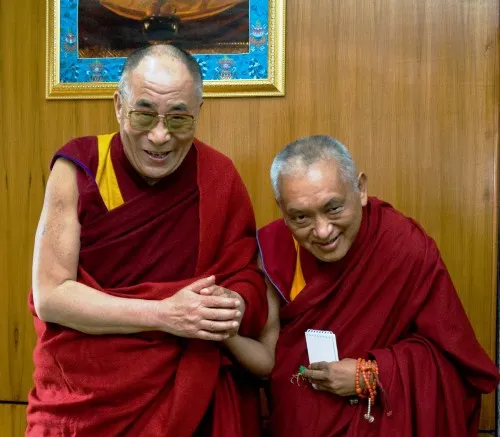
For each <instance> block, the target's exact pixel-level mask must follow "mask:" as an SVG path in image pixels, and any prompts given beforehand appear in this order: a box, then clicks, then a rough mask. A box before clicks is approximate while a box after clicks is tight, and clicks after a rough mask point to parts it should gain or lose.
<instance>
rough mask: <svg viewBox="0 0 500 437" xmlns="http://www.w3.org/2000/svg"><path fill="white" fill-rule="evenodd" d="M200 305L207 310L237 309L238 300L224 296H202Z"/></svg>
mask: <svg viewBox="0 0 500 437" xmlns="http://www.w3.org/2000/svg"><path fill="white" fill-rule="evenodd" d="M202 304H203V306H205V307H207V308H238V307H239V306H240V300H239V299H237V298H232V297H224V296H204V297H203V300H202Z"/></svg>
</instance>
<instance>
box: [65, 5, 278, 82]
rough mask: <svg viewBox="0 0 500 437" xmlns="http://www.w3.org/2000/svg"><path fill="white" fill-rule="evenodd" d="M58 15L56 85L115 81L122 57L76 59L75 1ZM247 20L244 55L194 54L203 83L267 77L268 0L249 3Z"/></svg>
mask: <svg viewBox="0 0 500 437" xmlns="http://www.w3.org/2000/svg"><path fill="white" fill-rule="evenodd" d="M59 12H60V13H59V17H60V20H59V29H60V41H59V42H60V51H59V60H58V63H59V76H60V77H59V81H60V83H64V84H71V83H81V82H84V83H92V82H118V80H119V77H120V74H121V71H122V68H123V64H124V62H125V58H81V59H80V58H79V57H78V0H60V11H59ZM249 19H250V23H249V27H250V35H249V52H248V53H241V54H234V55H232V54H224V55H223V54H220V55H219V54H217V55H206V54H203V55H194V56H195V58H196V60H197V61H198V63H199V64H200V67H201V71H202V73H203V80H213V81H228V80H234V79H239V80H262V79H264V80H265V79H267V78H268V59H269V57H268V53H269V36H268V23H269V2H268V0H249ZM56 34H57V33H56Z"/></svg>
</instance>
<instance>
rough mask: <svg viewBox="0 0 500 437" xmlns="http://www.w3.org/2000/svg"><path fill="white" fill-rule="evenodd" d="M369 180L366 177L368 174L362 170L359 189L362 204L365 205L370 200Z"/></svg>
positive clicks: (359, 177)
mask: <svg viewBox="0 0 500 437" xmlns="http://www.w3.org/2000/svg"><path fill="white" fill-rule="evenodd" d="M367 181H368V178H367V177H366V175H365V174H364V173H363V172H361V173H360V174H359V175H358V189H359V196H360V199H361V205H362V206H365V205H366V204H367V202H368V191H367Z"/></svg>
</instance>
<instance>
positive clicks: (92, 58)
mask: <svg viewBox="0 0 500 437" xmlns="http://www.w3.org/2000/svg"><path fill="white" fill-rule="evenodd" d="M285 2H286V0H47V88H46V97H47V98H48V99H102V98H111V97H112V95H113V92H114V91H115V89H116V86H117V82H118V80H119V77H120V74H121V71H122V68H123V65H124V63H125V60H126V57H127V56H128V54H129V53H130V52H131V51H133V50H134V49H137V48H140V47H144V46H145V45H148V44H158V43H170V44H175V45H177V46H178V47H181V48H183V49H185V50H187V51H188V52H190V53H191V54H192V55H193V56H194V57H195V58H196V60H197V61H198V63H199V64H200V67H201V70H202V74H203V84H204V96H205V97H238V96H282V95H284V93H285Z"/></svg>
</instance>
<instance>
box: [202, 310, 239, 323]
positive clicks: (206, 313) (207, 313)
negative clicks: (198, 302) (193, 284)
mask: <svg viewBox="0 0 500 437" xmlns="http://www.w3.org/2000/svg"><path fill="white" fill-rule="evenodd" d="M200 315H201V316H202V317H203V318H204V319H205V320H218V321H226V320H235V321H236V320H238V318H239V317H240V316H241V312H240V311H239V310H237V309H232V310H231V309H225V308H203V309H202V310H201V311H200Z"/></svg>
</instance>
